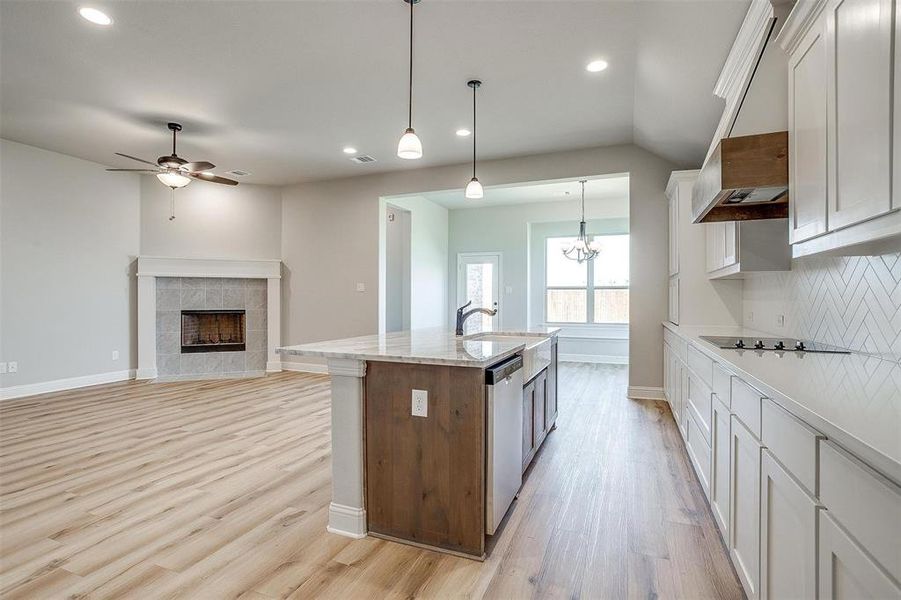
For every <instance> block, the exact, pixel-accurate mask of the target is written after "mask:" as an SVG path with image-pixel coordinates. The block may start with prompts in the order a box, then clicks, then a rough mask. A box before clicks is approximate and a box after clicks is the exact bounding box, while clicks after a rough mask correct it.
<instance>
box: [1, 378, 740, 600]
mask: <svg viewBox="0 0 901 600" xmlns="http://www.w3.org/2000/svg"><path fill="white" fill-rule="evenodd" d="M625 390H626V370H625V368H624V367H617V366H612V365H582V364H578V365H577V364H565V363H564V364H562V365H561V376H560V417H559V419H558V428H557V431H555V432H553V433H552V434H551V435H550V437H549V438H548V440H547V442H545V445H544V448H543V449H542V450H541V452H540V453H539V455H538V456H537V457H536V459H535V462H534V464H533V465H532V467H531V468H530V471H529V472H528V478H527V480H526V483H525V485H524V487H523V490H522V493H521V495H520V498H519V500H518V501H517V502H516V504H515V505H514V507H513V510H512V512H511V514H509V515H508V518H507V522H506V524H505V525H504V526H503V529H502V531H501V533H500V534H499V535H497V536H495V538H497V539H496V540H493V548H491V549H490V555H489V558H488V560H486V561H485V562H484V563H479V562H475V561H471V560H467V559H463V558H456V557H452V556H448V555H443V554H438V553H435V552H431V551H427V550H420V549H417V548H412V547H410V546H405V545H401V544H397V543H392V542H387V541H382V540H377V539H373V538H366V539H363V540H356V541H354V540H349V539H346V538H342V537H338V536H335V535H331V534H328V533H326V531H325V525H326V511H327V506H328V502H329V495H330V485H329V443H330V442H329V406H328V395H329V386H328V378H327V377H324V376H312V375H301V374H296V373H282V374H278V375H272V376H268V377H266V378H265V379H255V380H231V381H206V382H191V383H186V382H181V383H165V384H152V383H135V382H130V383H121V384H111V385H105V386H99V387H94V388H89V389H85V390H78V391H71V392H62V393H56V394H48V395H45V396H40V397H33V398H26V399H20V400H11V401H6V402H3V403H2V404H0V475H2V486H0V597H2V598H6V599H14V598H29V599H32V598H83V597H90V598H115V597H132V598H142V599H151V598H171V597H181V598H199V599H207V598H209V599H218V598H239V597H240V598H251V599H257V600H259V599H266V598H366V599H376V598H388V597H397V598H401V597H404V598H409V597H429V598H451V597H486V598H504V599H507V598H511V599H512V598H530V597H532V598H537V597H541V598H553V597H566V598H577V597H581V598H627V597H631V598H655V597H666V598H676V597H680V598H741V597H742V592H741V589H740V585H739V583H738V580H737V579H736V576H735V573H734V571H733V570H732V568H731V566H730V563H729V560H728V557H727V554H726V551H725V549H724V547H723V545H722V544H721V542H720V541H719V539H718V537H717V533H716V530H715V528H714V524H713V518H712V516H711V514H710V511H709V509H708V508H707V506H706V503H705V501H704V497H703V492H702V491H701V489H700V487H699V486H698V483H697V481H696V479H695V478H694V475H693V474H692V472H691V468H690V466H689V464H688V462H687V459H686V456H685V454H684V449H683V447H682V442H681V439H680V437H679V434H678V432H677V430H676V427H675V424H674V423H673V420H672V416H671V415H670V413H669V410H668V409H667V407H666V405H665V404H664V403H660V402H643V401H631V400H628V399H626V397H625Z"/></svg>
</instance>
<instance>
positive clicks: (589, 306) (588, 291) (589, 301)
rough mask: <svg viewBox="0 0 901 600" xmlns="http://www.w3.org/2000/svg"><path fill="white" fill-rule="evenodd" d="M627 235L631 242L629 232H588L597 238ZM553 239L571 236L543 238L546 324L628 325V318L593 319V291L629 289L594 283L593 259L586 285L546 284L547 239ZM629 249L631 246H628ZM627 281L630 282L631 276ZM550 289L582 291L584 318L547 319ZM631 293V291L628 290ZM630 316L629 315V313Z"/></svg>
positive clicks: (630, 255) (589, 265)
mask: <svg viewBox="0 0 901 600" xmlns="http://www.w3.org/2000/svg"><path fill="white" fill-rule="evenodd" d="M622 235H624V236H627V237H629V240H630V242H631V233H630V232H616V233H613V232H610V233H588V236H589V238H599V237H608V236H622ZM554 239H572V237H571V236H565V235H549V236H546V237H545V238H544V289H543V290H542V295H543V298H542V304H543V310H544V322H545V323H546V324H547V325H553V326H555V327H571V326H574V325H602V326H621V325H629V320H628V319H627V320H626V321H624V322H619V321H595V320H594V296H595V294H594V292H595V290H629V289H631V285H595V284H594V260H589V261H588V265H587V266H586V277H587V279H586V285H585V286H584V287H583V286H578V285H548V283H547V282H548V260H547V256H548V255H547V243H548V240H554ZM630 250H631V246H630ZM631 262H632V253H631V251H630V252H629V264H630V265H631ZM629 283H630V284H631V277H630V281H629ZM551 290H578V291H584V292H585V295H586V298H585V320H584V321H549V320H548V306H547V303H548V292H549V291H551ZM630 295H631V292H630ZM630 317H631V315H630Z"/></svg>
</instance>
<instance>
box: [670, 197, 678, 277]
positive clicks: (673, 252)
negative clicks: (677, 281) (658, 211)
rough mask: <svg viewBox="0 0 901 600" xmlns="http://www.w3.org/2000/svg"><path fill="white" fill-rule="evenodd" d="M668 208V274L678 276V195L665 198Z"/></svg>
mask: <svg viewBox="0 0 901 600" xmlns="http://www.w3.org/2000/svg"><path fill="white" fill-rule="evenodd" d="M667 206H668V207H669V274H670V276H672V275H678V274H679V194H678V193H672V194H670V195H669V197H668V198H667Z"/></svg>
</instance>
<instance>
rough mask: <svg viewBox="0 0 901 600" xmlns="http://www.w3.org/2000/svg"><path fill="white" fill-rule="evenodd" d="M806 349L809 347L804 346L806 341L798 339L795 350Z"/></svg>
mask: <svg viewBox="0 0 901 600" xmlns="http://www.w3.org/2000/svg"><path fill="white" fill-rule="evenodd" d="M806 349H807V348H806V347H805V346H804V342H802V341H797V342H795V350H798V351H800V352H803V351H804V350H806Z"/></svg>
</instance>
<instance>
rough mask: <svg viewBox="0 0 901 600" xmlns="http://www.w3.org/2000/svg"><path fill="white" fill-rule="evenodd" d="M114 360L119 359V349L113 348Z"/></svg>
mask: <svg viewBox="0 0 901 600" xmlns="http://www.w3.org/2000/svg"><path fill="white" fill-rule="evenodd" d="M113 360H119V351H118V350H113Z"/></svg>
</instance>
